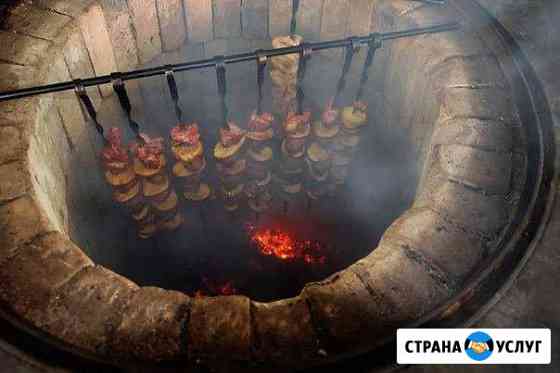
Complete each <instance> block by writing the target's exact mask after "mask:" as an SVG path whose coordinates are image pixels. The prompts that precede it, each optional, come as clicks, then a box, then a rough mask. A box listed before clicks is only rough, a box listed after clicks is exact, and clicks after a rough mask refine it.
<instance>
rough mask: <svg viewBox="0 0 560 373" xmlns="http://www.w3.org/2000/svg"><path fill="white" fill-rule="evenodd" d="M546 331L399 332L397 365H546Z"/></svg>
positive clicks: (464, 330) (547, 362)
mask: <svg viewBox="0 0 560 373" xmlns="http://www.w3.org/2000/svg"><path fill="white" fill-rule="evenodd" d="M550 351H551V334H550V329H399V330H398V331H397V362H398V363H399V364H550Z"/></svg>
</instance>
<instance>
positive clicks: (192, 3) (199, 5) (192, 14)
mask: <svg viewBox="0 0 560 373" xmlns="http://www.w3.org/2000/svg"><path fill="white" fill-rule="evenodd" d="M183 6H184V8H185V15H186V18H187V38H188V39H189V42H191V43H193V42H194V43H197V42H203V41H209V40H212V39H213V38H214V29H213V21H212V0H184V1H183Z"/></svg>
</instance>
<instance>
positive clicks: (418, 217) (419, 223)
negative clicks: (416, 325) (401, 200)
mask: <svg viewBox="0 0 560 373" xmlns="http://www.w3.org/2000/svg"><path fill="white" fill-rule="evenodd" d="M383 240H392V241H394V240H404V241H405V242H406V243H408V244H409V245H410V248H411V249H412V250H415V251H418V252H420V253H421V254H422V255H425V256H426V257H427V258H429V260H430V261H432V262H433V263H435V264H436V265H437V266H439V267H440V268H442V269H443V270H445V271H446V272H447V273H450V274H452V275H453V276H454V277H456V278H460V279H465V278H466V276H467V275H468V274H469V273H470V271H472V270H473V269H475V268H476V266H477V264H479V263H480V261H481V260H482V258H483V256H484V253H485V249H486V245H487V242H486V240H484V239H482V238H480V237H479V236H476V235H472V234H469V233H467V232H465V231H463V230H461V229H459V228H457V227H455V226H453V225H452V224H450V223H449V222H447V221H445V220H444V219H443V218H442V217H441V216H440V215H439V214H437V213H436V212H435V211H433V210H431V209H429V208H421V209H411V210H408V211H407V212H405V213H404V214H403V215H401V216H400V217H399V218H398V219H397V220H395V222H393V224H391V226H390V227H389V228H387V230H386V231H385V234H384V235H383V239H382V242H383Z"/></svg>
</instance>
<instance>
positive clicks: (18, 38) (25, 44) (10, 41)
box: [0, 30, 51, 65]
mask: <svg viewBox="0 0 560 373" xmlns="http://www.w3.org/2000/svg"><path fill="white" fill-rule="evenodd" d="M0 43H1V44H2V46H3V48H2V49H1V50H0V59H2V60H3V61H6V62H11V63H14V64H19V65H37V64H38V63H39V62H40V61H41V58H43V57H44V55H45V53H46V51H47V49H48V48H49V46H50V45H51V43H50V42H48V41H47V40H43V39H37V38H33V37H30V36H27V35H21V34H16V33H14V32H8V31H1V30H0Z"/></svg>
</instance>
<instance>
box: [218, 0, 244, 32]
mask: <svg viewBox="0 0 560 373" xmlns="http://www.w3.org/2000/svg"><path fill="white" fill-rule="evenodd" d="M212 9H213V14H214V37H215V38H235V37H239V36H241V0H214V1H213V3H212Z"/></svg>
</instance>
